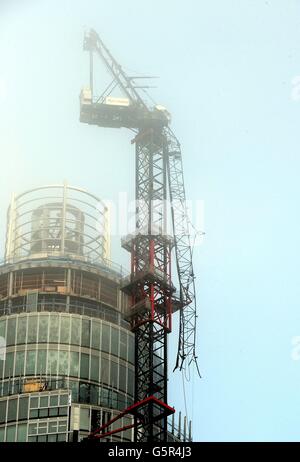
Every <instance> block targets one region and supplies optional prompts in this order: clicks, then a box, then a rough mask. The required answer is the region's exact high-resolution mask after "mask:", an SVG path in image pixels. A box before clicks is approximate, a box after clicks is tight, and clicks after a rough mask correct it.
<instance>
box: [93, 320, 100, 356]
mask: <svg viewBox="0 0 300 462" xmlns="http://www.w3.org/2000/svg"><path fill="white" fill-rule="evenodd" d="M92 348H95V349H96V350H100V324H99V323H98V322H96V321H94V320H93V323H92Z"/></svg>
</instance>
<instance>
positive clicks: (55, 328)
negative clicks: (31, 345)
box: [49, 314, 59, 343]
mask: <svg viewBox="0 0 300 462" xmlns="http://www.w3.org/2000/svg"><path fill="white" fill-rule="evenodd" d="M58 334H59V316H58V315H56V314H55V315H51V316H50V335H49V342H50V343H58Z"/></svg>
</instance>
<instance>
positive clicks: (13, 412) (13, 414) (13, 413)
mask: <svg viewBox="0 0 300 462" xmlns="http://www.w3.org/2000/svg"><path fill="white" fill-rule="evenodd" d="M17 407H18V400H17V399H10V400H9V401H8V410H7V422H13V421H14V420H17Z"/></svg>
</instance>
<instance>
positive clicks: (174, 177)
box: [165, 127, 200, 375]
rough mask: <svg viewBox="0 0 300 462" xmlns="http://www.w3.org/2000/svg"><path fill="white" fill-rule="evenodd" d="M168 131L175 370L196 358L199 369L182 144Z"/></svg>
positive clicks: (193, 279)
mask: <svg viewBox="0 0 300 462" xmlns="http://www.w3.org/2000/svg"><path fill="white" fill-rule="evenodd" d="M165 134H166V138H167V140H168V142H167V145H168V156H167V159H168V160H167V165H168V167H167V168H168V182H169V194H170V201H171V215H172V225H173V234H174V240H175V255H176V266H177V274H178V281H179V290H180V320H179V339H178V352H177V359H176V365H175V369H176V368H177V367H178V368H179V369H182V368H183V365H184V363H185V362H187V364H190V363H191V362H192V361H195V364H196V367H197V370H198V364H197V356H196V351H195V345H196V320H197V310H196V289H195V274H194V268H193V256H192V248H191V241H190V230H189V222H188V210H187V206H186V195H185V187H184V175H183V165H182V155H181V147H180V143H179V141H178V139H177V138H176V136H175V135H174V133H173V132H172V130H171V129H170V128H169V127H168V128H166V129H165ZM198 372H199V370H198ZM199 375H200V374H199Z"/></svg>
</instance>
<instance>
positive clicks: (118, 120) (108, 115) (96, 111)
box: [80, 30, 196, 442]
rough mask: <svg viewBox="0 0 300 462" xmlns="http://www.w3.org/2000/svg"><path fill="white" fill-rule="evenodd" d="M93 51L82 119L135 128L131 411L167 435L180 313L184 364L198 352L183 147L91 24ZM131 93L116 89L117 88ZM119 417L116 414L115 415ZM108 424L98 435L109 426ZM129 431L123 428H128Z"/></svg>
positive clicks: (159, 437)
mask: <svg viewBox="0 0 300 462" xmlns="http://www.w3.org/2000/svg"><path fill="white" fill-rule="evenodd" d="M84 49H85V50H88V51H89V52H90V73H91V74H90V89H85V90H83V91H82V92H81V97H80V99H81V110H80V121H81V122H84V123H89V124H93V125H98V126H101V127H111V128H121V127H126V128H129V129H132V130H134V131H135V133H136V136H135V138H134V139H133V141H132V143H133V144H135V172H136V174H135V198H136V227H135V232H134V233H133V234H131V235H128V236H126V237H125V238H123V239H122V247H123V248H124V249H126V250H127V251H128V252H129V253H130V255H131V274H130V276H129V277H128V278H126V279H124V280H123V281H122V287H121V289H122V290H123V292H124V293H126V294H127V295H128V297H129V300H130V307H129V310H128V314H127V319H128V321H130V325H131V330H132V332H134V334H135V397H134V398H135V399H134V405H133V406H131V407H130V408H128V409H126V410H124V411H123V412H122V413H121V414H120V416H119V417H121V416H122V415H124V413H128V414H132V415H133V418H134V423H133V424H132V427H134V439H135V441H136V442H145V441H148V442H151V441H167V417H168V415H170V414H172V413H173V412H174V409H173V408H172V407H170V406H169V405H168V394H167V391H168V390H167V381H168V347H167V343H168V342H167V337H168V334H169V333H170V332H171V330H172V314H173V312H174V311H177V310H179V311H180V328H179V343H178V355H177V363H176V367H179V368H180V369H181V368H182V367H183V364H184V362H185V361H186V360H187V362H188V363H190V362H191V361H192V360H194V359H196V356H195V320H196V304H195V302H196V300H195V286H194V272H193V266H192V254H191V247H190V236H189V230H188V221H187V210H186V205H185V191H184V183H183V173H182V162H181V151H180V145H179V143H178V141H177V139H176V137H175V135H174V134H173V133H172V131H171V130H170V128H169V114H168V113H167V112H166V111H164V110H161V108H158V107H154V108H150V107H148V105H147V104H146V102H145V101H144V100H143V99H142V98H141V97H140V95H139V93H138V91H137V89H136V87H135V84H134V79H133V78H131V77H129V76H127V74H126V73H125V72H124V71H123V69H122V67H121V66H120V65H119V63H118V62H117V61H116V60H115V59H114V57H113V56H112V55H111V53H110V51H109V50H108V49H107V48H106V46H105V45H104V43H103V42H102V40H101V39H100V37H99V36H98V35H97V33H96V32H95V31H94V30H91V31H90V32H89V33H88V34H87V35H86V36H85V39H84ZM93 53H96V54H98V55H99V56H100V58H101V59H102V61H103V62H104V64H105V65H106V67H107V69H108V70H109V72H110V74H111V75H112V78H113V80H112V82H111V84H110V85H109V86H108V87H107V88H106V89H105V90H104V92H103V93H102V95H101V96H100V97H98V98H97V99H96V100H95V98H94V95H93V75H92V74H93ZM116 87H117V88H118V89H119V90H121V91H122V93H123V95H124V96H125V99H122V100H121V99H119V100H118V99H115V100H114V101H113V104H111V100H109V98H110V94H111V92H112V91H113V89H114V88H116ZM169 196H170V199H171V216H172V223H173V233H174V236H168V235H167V230H166V219H167V209H166V203H167V199H168V197H169ZM173 248H175V254H176V267H177V273H178V279H179V285H180V297H179V298H178V297H176V296H175V287H174V285H173V284H172V278H171V255H172V249H173ZM114 420H115V419H114ZM111 423H112V422H108V423H107V424H105V426H104V427H101V429H97V431H95V432H93V434H92V435H91V437H99V438H101V437H103V435H105V434H111V432H109V425H110V424H111ZM121 430H122V429H118V431H121Z"/></svg>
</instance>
